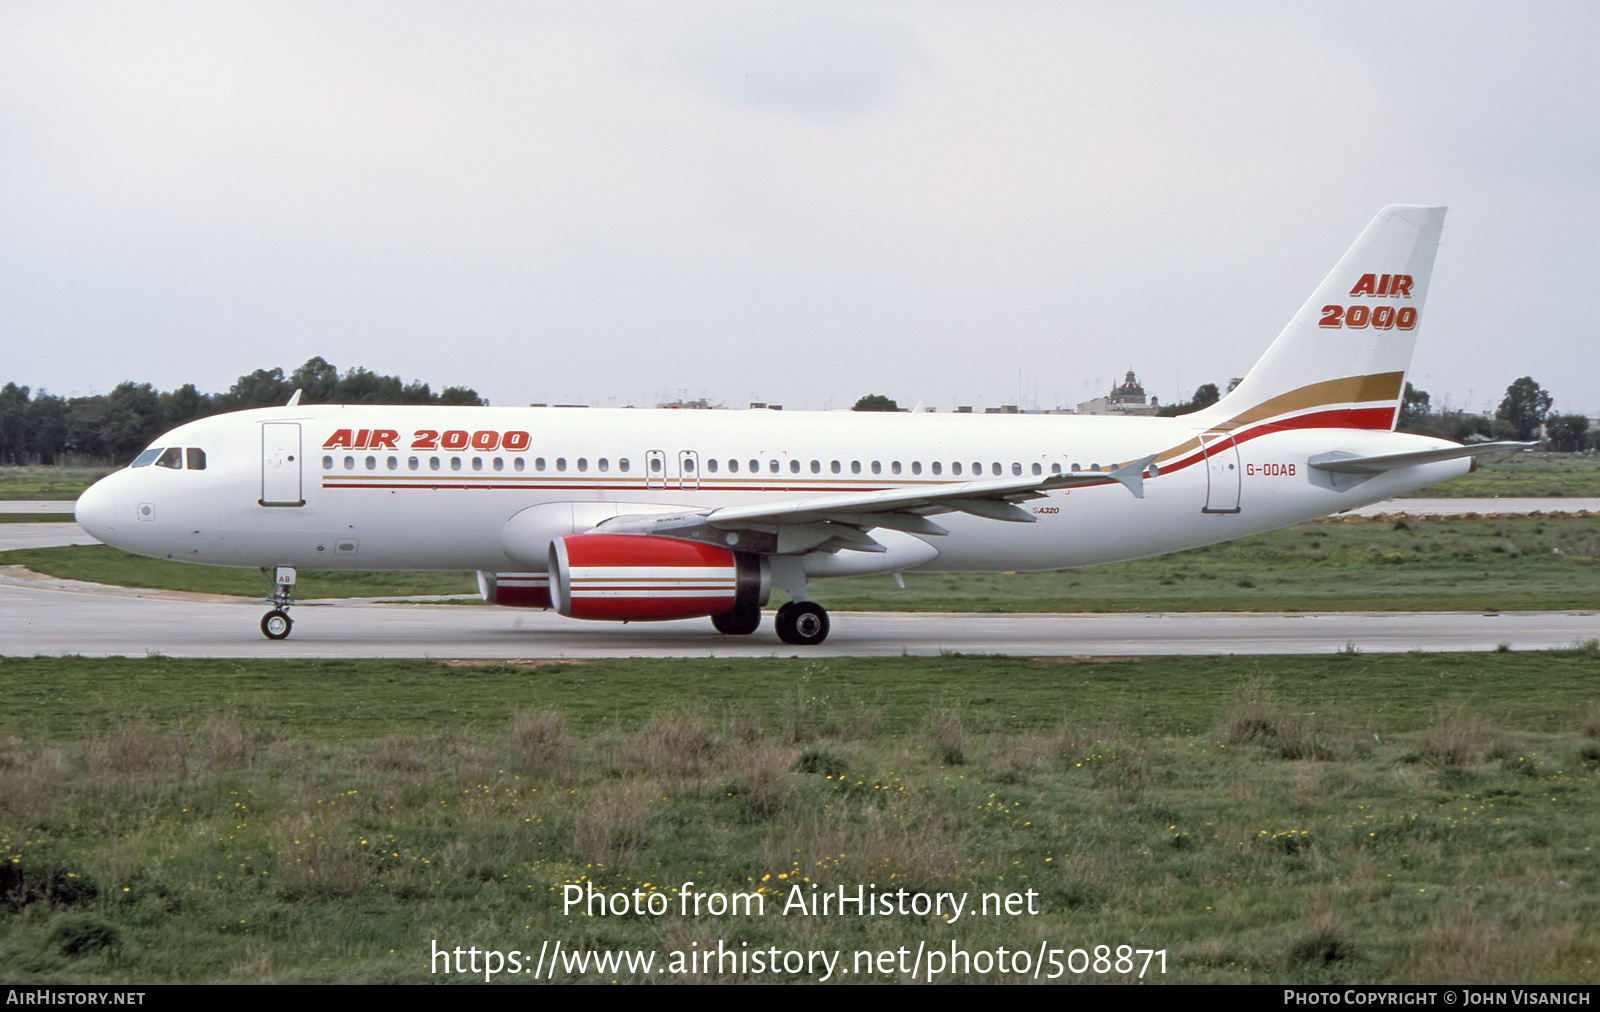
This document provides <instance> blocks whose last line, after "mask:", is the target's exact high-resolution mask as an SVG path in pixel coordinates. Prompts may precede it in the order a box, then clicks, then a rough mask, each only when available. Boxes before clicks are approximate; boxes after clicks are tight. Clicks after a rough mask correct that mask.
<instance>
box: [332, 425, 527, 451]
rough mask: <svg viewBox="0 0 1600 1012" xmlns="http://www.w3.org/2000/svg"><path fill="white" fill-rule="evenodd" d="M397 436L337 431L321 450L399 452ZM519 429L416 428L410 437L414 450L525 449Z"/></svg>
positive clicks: (392, 432)
mask: <svg viewBox="0 0 1600 1012" xmlns="http://www.w3.org/2000/svg"><path fill="white" fill-rule="evenodd" d="M399 439H400V433H399V432H398V431H396V430H394V429H339V430H337V431H335V432H334V434H333V435H331V436H329V437H328V441H327V442H325V443H323V444H322V448H323V449H324V450H398V449H399V446H397V445H396V443H397V441H398V440H399ZM531 441H532V440H531V437H529V435H528V433H526V432H524V431H523V430H521V429H512V430H510V431H508V432H497V431H495V430H493V429H479V430H477V431H476V432H468V431H467V430H466V429H446V430H444V431H443V432H440V431H438V430H436V429H418V430H417V431H416V432H414V433H412V434H411V447H410V448H411V449H413V450H465V449H467V448H468V447H469V446H470V447H471V448H472V449H474V450H482V451H485V452H487V451H490V450H512V451H517V450H526V449H527V448H528V444H529V443H530V442H531Z"/></svg>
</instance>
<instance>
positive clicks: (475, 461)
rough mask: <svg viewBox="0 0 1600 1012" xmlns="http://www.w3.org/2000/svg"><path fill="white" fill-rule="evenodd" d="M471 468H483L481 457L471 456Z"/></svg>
mask: <svg viewBox="0 0 1600 1012" xmlns="http://www.w3.org/2000/svg"><path fill="white" fill-rule="evenodd" d="M472 469H473V470H474V471H482V470H483V458H482V457H473V458H472Z"/></svg>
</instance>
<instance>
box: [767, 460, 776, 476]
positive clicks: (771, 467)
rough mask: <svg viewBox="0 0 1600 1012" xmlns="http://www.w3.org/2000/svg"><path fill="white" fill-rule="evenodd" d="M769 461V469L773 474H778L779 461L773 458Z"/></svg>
mask: <svg viewBox="0 0 1600 1012" xmlns="http://www.w3.org/2000/svg"><path fill="white" fill-rule="evenodd" d="M767 463H768V467H767V470H769V471H771V472H772V473H773V474H777V473H778V462H777V461H776V460H772V461H768V462H767Z"/></svg>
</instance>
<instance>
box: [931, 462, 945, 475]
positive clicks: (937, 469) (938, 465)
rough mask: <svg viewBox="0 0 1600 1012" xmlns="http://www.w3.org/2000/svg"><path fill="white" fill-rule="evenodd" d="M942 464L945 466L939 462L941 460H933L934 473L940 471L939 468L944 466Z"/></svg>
mask: <svg viewBox="0 0 1600 1012" xmlns="http://www.w3.org/2000/svg"><path fill="white" fill-rule="evenodd" d="M942 466H943V465H941V464H940V463H939V462H938V461H937V460H936V461H934V462H933V473H934V474H938V473H939V470H940V468H941V467H942Z"/></svg>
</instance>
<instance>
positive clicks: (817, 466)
mask: <svg viewBox="0 0 1600 1012" xmlns="http://www.w3.org/2000/svg"><path fill="white" fill-rule="evenodd" d="M811 473H812V474H821V473H822V461H820V460H813V461H812V462H811Z"/></svg>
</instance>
